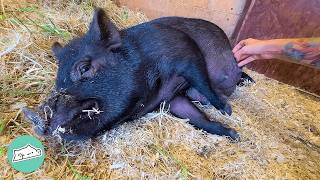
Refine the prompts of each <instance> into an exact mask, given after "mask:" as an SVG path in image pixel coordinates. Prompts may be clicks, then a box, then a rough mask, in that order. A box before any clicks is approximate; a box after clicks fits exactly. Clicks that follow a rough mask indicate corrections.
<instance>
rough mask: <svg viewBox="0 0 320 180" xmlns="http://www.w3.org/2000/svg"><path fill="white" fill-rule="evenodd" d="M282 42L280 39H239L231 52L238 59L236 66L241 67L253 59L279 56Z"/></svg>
mask: <svg viewBox="0 0 320 180" xmlns="http://www.w3.org/2000/svg"><path fill="white" fill-rule="evenodd" d="M284 43H285V42H284V41H283V40H281V39H273V40H257V39H252V38H249V39H245V40H242V41H240V42H239V43H238V44H237V45H236V46H235V47H234V48H233V50H232V52H233V53H234V56H235V58H236V60H237V61H238V66H240V67H242V66H244V65H246V64H248V63H250V62H252V61H254V60H258V59H273V58H277V57H279V56H280V55H281V53H282V47H283V44H284Z"/></svg>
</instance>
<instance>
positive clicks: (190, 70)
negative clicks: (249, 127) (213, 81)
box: [181, 60, 232, 115]
mask: <svg viewBox="0 0 320 180" xmlns="http://www.w3.org/2000/svg"><path fill="white" fill-rule="evenodd" d="M200 61H201V60H198V61H192V62H189V63H190V64H189V65H188V67H187V68H185V69H184V71H183V72H182V73H181V76H183V77H184V78H185V79H186V80H187V81H188V82H189V83H190V85H191V87H193V88H195V89H196V90H197V91H198V92H199V93H200V94H203V95H204V96H205V97H206V98H207V99H208V100H209V102H210V104H211V105H213V106H214V107H215V108H217V109H218V110H220V111H221V112H222V113H227V114H229V115H231V113H232V110H231V106H230V105H229V104H228V103H227V101H226V99H224V98H223V97H222V96H218V95H217V93H216V92H215V91H213V90H212V88H211V86H210V84H209V82H210V81H209V77H208V73H207V70H206V67H205V65H203V64H196V63H195V62H200ZM202 61H203V60H202Z"/></svg>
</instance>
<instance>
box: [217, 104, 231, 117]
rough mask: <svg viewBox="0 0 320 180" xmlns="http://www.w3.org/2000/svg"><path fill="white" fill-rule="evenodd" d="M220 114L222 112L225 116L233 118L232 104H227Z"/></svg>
mask: <svg viewBox="0 0 320 180" xmlns="http://www.w3.org/2000/svg"><path fill="white" fill-rule="evenodd" d="M220 112H221V113H222V114H223V115H225V114H226V113H227V114H228V115H229V116H231V114H232V108H231V106H230V104H226V105H225V106H224V108H223V109H220Z"/></svg>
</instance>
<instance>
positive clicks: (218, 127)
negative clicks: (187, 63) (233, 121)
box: [170, 96, 239, 140]
mask: <svg viewBox="0 0 320 180" xmlns="http://www.w3.org/2000/svg"><path fill="white" fill-rule="evenodd" d="M170 112H171V113H172V114H174V115H175V116H177V117H180V118H183V119H189V123H190V124H192V125H194V126H195V127H197V128H200V129H203V130H205V131H207V132H208V133H211V134H217V135H220V136H229V137H231V138H232V139H233V140H238V139H239V134H238V133H237V132H236V131H235V130H233V129H231V128H227V127H224V126H223V124H222V123H220V122H214V121H210V120H209V119H208V117H207V116H206V115H205V114H204V113H203V112H202V111H200V110H199V109H198V108H197V107H196V106H195V105H194V104H193V103H192V102H190V100H189V99H188V98H187V97H184V96H177V97H175V98H174V99H172V100H171V101H170Z"/></svg>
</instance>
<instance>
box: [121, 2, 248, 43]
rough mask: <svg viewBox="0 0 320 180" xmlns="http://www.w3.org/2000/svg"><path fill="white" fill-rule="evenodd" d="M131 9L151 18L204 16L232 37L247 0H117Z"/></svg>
mask: <svg viewBox="0 0 320 180" xmlns="http://www.w3.org/2000/svg"><path fill="white" fill-rule="evenodd" d="M116 2H117V3H118V4H120V5H125V6H128V7H129V8H130V9H134V10H141V11H143V12H144V13H145V14H146V15H147V16H148V17H149V18H151V19H154V18H158V17H162V16H185V17H195V18H202V19H205V20H208V21H211V22H213V23H215V24H217V25H218V26H220V27H221V28H222V29H223V30H224V31H225V32H226V33H227V35H228V36H229V37H230V36H231V35H232V33H233V31H234V29H235V26H236V24H237V22H238V20H239V18H240V15H241V13H242V11H243V8H244V6H245V2H246V0H187V1H186V0H116Z"/></svg>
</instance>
